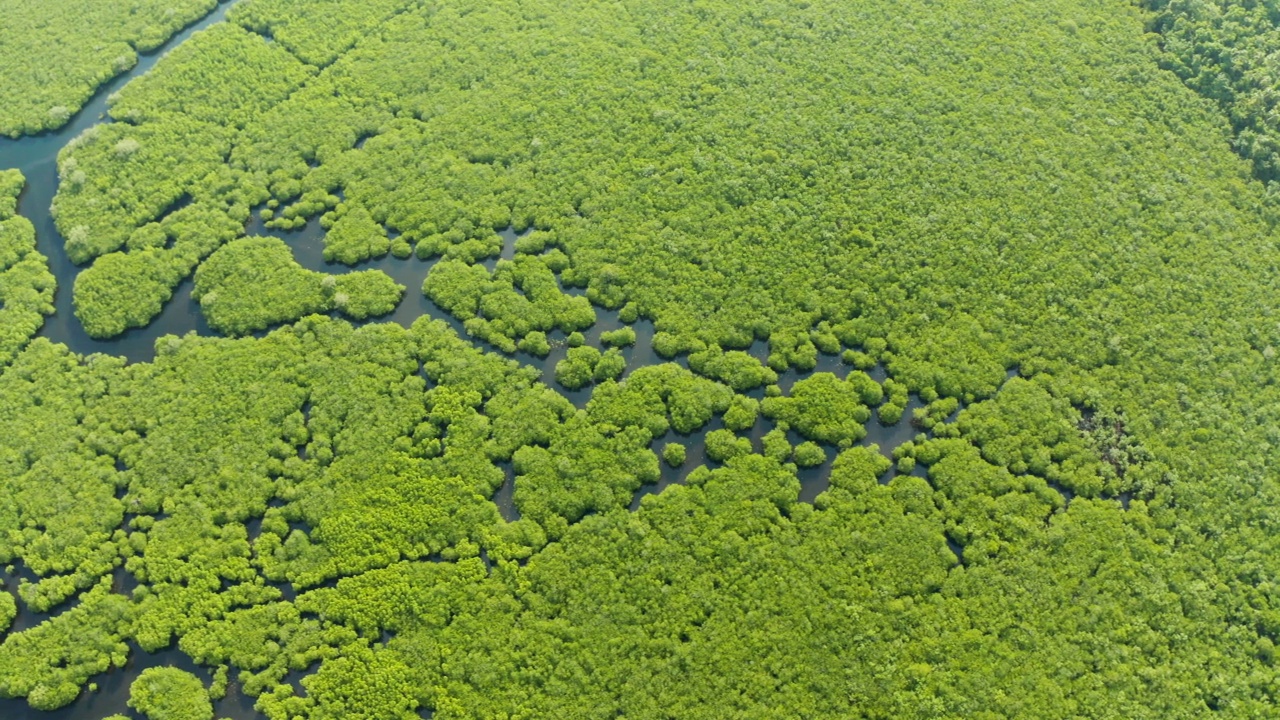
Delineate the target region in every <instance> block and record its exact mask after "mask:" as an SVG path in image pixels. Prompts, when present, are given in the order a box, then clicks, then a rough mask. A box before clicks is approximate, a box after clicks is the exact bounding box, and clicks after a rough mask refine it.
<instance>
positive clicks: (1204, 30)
mask: <svg viewBox="0 0 1280 720" xmlns="http://www.w3.org/2000/svg"><path fill="white" fill-rule="evenodd" d="M1142 4H1143V5H1144V6H1145V7H1147V8H1150V9H1151V10H1152V11H1153V13H1154V14H1153V17H1152V18H1151V22H1150V24H1151V27H1152V29H1154V30H1155V31H1157V32H1159V33H1160V42H1161V47H1162V48H1163V49H1164V50H1165V53H1166V54H1165V56H1164V57H1163V58H1162V64H1163V65H1164V66H1165V67H1167V68H1169V69H1170V70H1172V71H1173V72H1175V73H1177V75H1178V77H1180V78H1182V80H1183V81H1184V82H1185V83H1187V85H1188V86H1189V87H1191V88H1193V89H1195V90H1196V92H1198V93H1200V94H1201V95H1203V96H1205V97H1207V98H1209V99H1211V100H1213V101H1214V102H1215V103H1217V104H1218V106H1219V107H1221V108H1222V110H1223V111H1224V112H1225V113H1226V115H1227V117H1229V118H1230V120H1231V127H1232V129H1233V130H1234V132H1235V139H1234V145H1235V148H1236V151H1237V152H1239V153H1240V154H1241V155H1243V156H1244V157H1245V158H1247V159H1249V160H1250V161H1251V162H1252V163H1253V168H1254V173H1255V175H1256V176H1257V177H1258V178H1259V179H1261V180H1263V181H1264V182H1266V183H1268V185H1269V186H1270V185H1271V184H1272V183H1274V182H1276V181H1277V180H1280V115H1278V114H1277V112H1276V111H1277V107H1278V106H1280V67H1278V66H1277V64H1276V53H1277V51H1280V8H1278V7H1277V6H1276V5H1275V3H1272V2H1238V1H1232V0H1194V1H1193V2H1185V1H1183V2H1180V1H1178V0H1143V2H1142ZM1272 192H1274V189H1273V190H1272Z"/></svg>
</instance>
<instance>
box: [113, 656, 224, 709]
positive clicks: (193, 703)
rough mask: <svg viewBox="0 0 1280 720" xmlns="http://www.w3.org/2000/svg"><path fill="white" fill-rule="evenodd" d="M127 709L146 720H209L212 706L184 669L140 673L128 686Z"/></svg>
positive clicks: (201, 688)
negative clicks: (137, 713) (144, 716)
mask: <svg viewBox="0 0 1280 720" xmlns="http://www.w3.org/2000/svg"><path fill="white" fill-rule="evenodd" d="M129 707H131V708H133V709H134V710H137V711H138V712H140V713H142V714H143V715H146V716H147V720H213V705H212V704H210V702H209V695H208V694H207V693H206V692H205V689H204V685H203V684H201V682H200V679H199V678H197V677H196V676H195V675H192V674H191V673H189V672H186V671H185V670H179V669H177V668H166V667H153V668H147V669H146V670H143V671H142V673H141V674H140V675H138V679H136V680H134V681H133V685H131V686H130V687H129Z"/></svg>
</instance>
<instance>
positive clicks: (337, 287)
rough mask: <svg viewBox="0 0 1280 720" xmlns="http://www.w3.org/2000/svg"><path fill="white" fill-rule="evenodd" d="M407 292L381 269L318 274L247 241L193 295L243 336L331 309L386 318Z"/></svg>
mask: <svg viewBox="0 0 1280 720" xmlns="http://www.w3.org/2000/svg"><path fill="white" fill-rule="evenodd" d="M104 259H106V258H104ZM82 277H83V276H82ZM403 294H404V286H403V285H398V284H396V282H395V281H394V280H392V279H391V278H390V277H388V276H387V274H386V273H384V272H382V271H381V270H362V271H360V272H354V273H348V274H346V275H326V274H324V273H318V272H312V271H310V270H306V269H304V268H303V267H302V266H300V265H298V264H297V263H296V262H295V261H294V259H293V253H292V252H291V251H290V250H289V246H287V245H285V244H284V243H283V242H281V241H280V240H277V239H275V238H244V239H241V240H236V241H235V242H233V243H230V244H228V245H226V246H225V247H223V248H221V249H220V250H218V251H217V252H216V253H214V254H213V256H212V257H210V258H209V260H208V262H206V263H204V264H203V265H201V266H200V270H199V271H198V272H196V285H195V290H194V291H192V293H191V296H192V297H194V298H195V299H197V300H199V301H200V308H201V310H202V311H203V312H204V315H205V318H207V319H208V321H209V326H210V327H212V328H215V329H217V330H219V331H221V332H225V333H227V334H229V335H243V334H246V333H249V332H253V331H254V330H262V329H265V328H268V327H270V326H272V325H275V324H278V323H281V322H287V321H291V320H297V319H298V318H300V317H303V316H304V315H310V314H313V313H318V312H327V311H329V310H338V311H340V312H341V313H343V314H344V315H346V316H348V317H350V318H353V319H355V320H363V319H365V318H367V317H374V316H377V315H385V314H387V313H389V312H391V311H392V310H394V309H395V307H396V305H397V304H399V302H400V298H401V297H402V296H403Z"/></svg>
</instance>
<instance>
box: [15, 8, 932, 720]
mask: <svg viewBox="0 0 1280 720" xmlns="http://www.w3.org/2000/svg"><path fill="white" fill-rule="evenodd" d="M236 2H239V0H230V1H227V0H221V2H220V4H219V5H218V7H217V8H216V9H215V10H214V11H213V12H211V13H210V14H209V15H208V16H206V17H205V18H204V19H202V20H200V21H199V22H197V23H195V24H194V25H192V26H190V27H188V28H187V29H185V30H183V31H182V32H180V33H178V34H177V35H175V36H174V37H173V38H172V39H171V40H170V41H169V42H168V43H165V45H164V46H163V47H161V48H160V49H159V50H157V51H156V52H153V53H148V54H145V55H140V56H139V59H138V63H137V65H136V66H135V67H134V68H133V69H132V70H130V71H129V72H127V73H125V74H124V75H121V76H119V77H117V78H116V79H114V80H112V81H110V82H108V83H107V84H106V85H104V86H103V87H102V88H100V89H99V91H98V93H97V94H96V95H95V96H94V97H93V99H92V100H91V101H90V102H89V103H88V104H86V105H85V107H84V108H83V109H82V110H81V111H80V112H79V113H77V114H76V116H75V117H74V118H73V119H72V121H71V122H70V123H69V124H68V125H67V126H66V127H64V128H63V129H62V130H59V131H57V132H53V133H46V134H43V135H39V136H36V137H29V138H23V139H19V140H10V139H7V138H0V168H18V169H20V170H21V171H22V172H23V174H24V175H25V176H26V178H27V186H26V189H25V190H24V192H23V194H22V196H21V197H20V198H19V202H18V212H19V213H20V214H21V215H23V216H24V217H26V218H27V219H29V220H31V222H32V223H33V224H34V225H35V229H36V242H37V247H38V249H39V251H40V252H41V253H43V254H44V255H45V256H46V257H47V258H48V259H49V266H50V270H51V271H52V272H53V274H54V276H55V277H56V278H57V281H58V292H57V297H56V301H55V307H56V312H55V314H54V315H53V316H51V317H49V318H47V319H46V320H45V324H44V327H43V329H42V330H41V332H40V335H42V336H44V337H46V338H48V339H50V340H52V341H54V342H58V343H64V344H66V345H67V346H68V347H70V348H71V349H72V350H73V351H74V352H77V353H81V354H89V353H107V354H111V355H116V356H121V357H124V358H126V359H127V360H129V361H130V362H145V361H150V360H152V359H153V358H154V357H155V341H156V340H157V339H159V338H161V337H163V336H165V335H184V334H186V333H188V332H193V331H194V332H196V333H198V334H201V335H213V334H214V333H213V332H212V331H211V330H210V328H209V327H208V325H207V324H206V323H205V321H204V317H203V315H202V314H201V312H200V307H199V304H198V303H196V302H195V301H194V300H193V299H192V298H191V291H192V287H193V282H192V280H191V279H187V280H185V281H183V282H182V283H181V284H180V285H179V286H178V288H177V289H176V290H175V292H174V296H173V298H172V299H171V300H170V301H169V302H168V303H166V305H165V307H164V310H163V311H162V313H161V314H160V316H159V317H157V318H155V319H154V320H153V321H152V322H151V324H150V325H148V326H147V327H145V328H137V329H132V330H129V331H127V332H125V333H124V334H122V335H121V336H119V337H116V338H113V339H110V340H95V339H93V338H91V337H89V336H88V334H87V333H85V331H84V328H83V326H82V325H81V324H80V321H79V320H78V319H77V318H76V317H75V313H74V307H73V304H72V287H73V285H74V282H75V277H76V274H77V272H78V270H79V268H77V267H76V266H75V265H73V264H72V263H71V261H70V260H69V259H68V258H67V256H66V253H65V252H64V250H63V238H62V236H61V235H60V234H59V233H58V231H57V228H56V227H55V226H54V223H53V218H52V216H51V214H50V206H51V204H52V202H53V197H54V195H55V194H56V192H57V188H58V174H57V155H58V152H59V151H60V150H61V149H62V148H63V147H64V146H66V144H67V143H68V142H70V141H71V140H72V139H74V138H75V137H77V136H78V135H80V134H81V133H82V132H84V131H85V130H86V129H88V128H90V127H92V126H94V125H96V124H98V123H102V122H110V119H109V118H107V117H106V116H105V114H106V111H107V99H108V97H109V96H110V95H111V93H113V92H115V91H117V90H119V89H120V88H121V87H123V86H124V85H125V84H126V83H127V82H129V81H130V80H131V79H133V78H135V77H137V76H139V75H141V74H142V73H145V72H146V71H147V70H149V69H151V68H152V67H153V66H155V64H156V62H157V61H158V60H159V59H160V58H161V57H163V55H164V54H165V53H166V52H168V51H169V50H171V49H172V48H173V47H175V46H176V45H178V44H179V43H181V42H183V41H185V40H186V39H187V38H189V37H190V36H191V35H192V34H193V33H195V32H197V31H199V30H201V29H203V28H206V27H208V26H209V25H212V24H214V23H217V22H219V21H221V20H223V19H224V18H225V17H226V14H227V12H228V10H229V9H230V8H231V7H232V6H233V5H235V4H236ZM246 232H247V233H248V234H250V235H270V236H274V237H278V238H281V239H283V240H284V241H285V242H286V243H287V244H288V245H289V246H290V247H291V248H292V250H293V253H294V257H295V258H296V259H297V261H298V263H299V264H301V265H302V266H303V267H306V268H307V269H310V270H315V271H320V272H326V273H331V274H342V273H347V272H352V271H355V270H366V269H377V270H381V271H383V272H385V273H387V274H388V275H390V276H391V277H392V278H394V279H395V280H396V282H398V283H400V284H402V285H404V286H405V293H404V298H403V299H402V300H401V302H400V304H399V305H398V306H397V307H396V309H395V310H394V311H393V312H392V313H390V314H389V315H386V316H383V317H380V318H374V319H372V320H371V322H395V323H398V324H400V325H402V326H404V327H408V326H410V325H411V324H412V323H413V322H414V321H415V320H417V319H418V318H420V317H422V316H424V315H428V316H431V317H435V318H439V319H442V320H444V321H446V322H448V323H449V324H450V326H451V327H453V328H454V330H455V331H457V332H458V334H459V335H460V336H462V337H466V336H467V335H466V333H465V332H464V330H463V326H462V323H461V322H459V321H458V320H457V319H455V318H453V317H451V316H449V315H448V314H446V313H444V312H443V311H441V310H440V308H438V307H437V306H436V305H435V304H434V303H432V302H431V301H430V300H428V299H427V298H426V297H425V296H424V295H423V294H422V292H421V288H422V282H423V280H424V279H425V278H426V276H427V273H428V272H429V271H430V269H431V267H432V265H434V263H435V262H436V261H435V260H428V261H422V260H418V259H417V258H416V257H410V258H409V259H406V260H400V259H396V258H394V257H392V256H391V255H389V254H388V255H386V256H384V257H382V258H377V259H373V260H369V261H367V262H364V263H361V264H359V265H357V266H355V267H348V266H345V265H341V264H332V263H326V262H325V261H324V256H323V251H324V232H323V230H322V229H321V228H320V226H319V223H318V222H316V221H314V220H313V221H312V222H310V223H308V224H307V225H306V226H305V227H304V228H301V229H299V230H294V231H277V230H268V229H267V228H265V227H264V226H263V225H262V223H261V221H260V220H258V219H257V217H256V215H255V219H254V220H253V221H251V222H250V223H249V224H248V226H247V227H246ZM500 234H501V235H502V236H503V240H504V243H503V250H502V253H501V256H500V257H502V258H506V259H510V258H511V257H513V255H514V246H515V240H516V237H517V234H516V233H515V232H514V231H512V230H506V231H504V232H502V233H500ZM497 260H498V258H491V259H489V260H487V261H485V262H484V263H483V264H484V265H485V266H486V267H487V268H489V269H490V270H492V269H493V267H494V266H495V264H496V262H497ZM564 290H565V292H567V293H569V294H573V295H581V294H583V291H582V290H580V289H576V288H565V289H564ZM596 315H597V322H596V323H595V325H593V326H592V327H591V328H589V329H588V330H586V331H584V332H583V335H584V336H585V337H586V340H587V344H589V345H593V346H595V347H601V343H600V335H601V334H602V333H604V332H607V331H610V330H616V329H618V328H621V327H623V326H624V323H623V322H621V320H620V319H619V318H618V312H617V311H609V310H604V309H601V308H597V309H596ZM631 327H632V328H633V329H634V330H635V332H636V344H635V345H634V346H632V347H627V348H623V349H622V352H623V354H624V356H625V357H626V359H627V369H626V374H629V373H631V372H632V371H633V370H635V369H636V368H639V367H644V366H647V365H653V364H657V363H660V362H665V360H664V359H663V358H660V357H659V356H658V355H657V354H656V353H655V352H654V350H653V343H652V341H653V336H654V326H653V323H652V322H650V321H647V320H640V321H638V322H635V323H633V324H632V325H631ZM548 339H549V340H551V341H552V350H551V353H550V354H549V355H548V356H547V357H546V358H537V357H534V356H531V355H528V354H526V353H517V354H516V358H517V359H518V360H519V361H520V362H522V363H525V364H528V365H531V366H533V367H536V368H538V369H539V370H541V372H542V378H543V381H544V382H545V383H547V384H548V385H549V386H554V382H555V366H556V363H558V362H559V361H560V360H562V359H564V358H565V356H566V353H567V347H566V345H565V343H564V340H565V335H564V334H563V333H561V332H559V331H555V332H550V333H548ZM749 352H750V353H751V354H752V355H754V356H755V357H757V358H759V359H760V360H762V361H763V360H765V359H766V358H767V354H768V353H767V346H766V344H765V343H763V342H756V343H755V344H754V345H752V346H751V348H749ZM675 362H678V363H680V364H682V365H684V366H686V367H687V366H688V362H687V359H685V358H683V357H681V358H678V359H676V360H675ZM813 372H833V373H835V374H836V375H838V376H840V377H845V376H846V375H847V374H848V372H849V368H848V367H847V366H845V365H842V364H841V363H840V360H839V357H837V356H830V355H821V356H819V358H818V365H817V367H816V368H814V370H812V371H810V372H805V373H797V372H795V371H790V372H787V373H783V374H782V375H781V376H780V378H779V383H778V384H779V385H780V386H781V387H782V388H783V390H784V391H790V388H791V386H792V385H793V384H794V383H795V381H796V380H797V379H800V378H802V377H805V376H808V375H810V374H812V373H813ZM871 374H872V375H873V377H875V378H876V379H877V380H878V381H883V380H884V375H885V373H884V370H883V368H876V369H875V370H873V371H872V373H871ZM624 376H625V375H624ZM558 389H559V390H560V391H561V392H562V393H563V394H564V395H565V397H567V398H568V399H569V400H570V401H571V402H573V404H574V405H575V406H577V407H579V408H582V407H585V405H586V403H587V400H588V399H589V398H590V395H591V388H590V386H588V387H586V388H583V389H581V390H576V391H566V390H564V389H563V388H558ZM749 394H750V395H752V396H753V397H756V398H757V399H758V398H760V397H762V396H763V390H759V389H758V390H756V391H754V392H752V393H749ZM922 406H923V404H922V403H921V402H920V400H919V399H918V398H916V397H914V396H913V397H912V398H911V403H910V405H908V407H907V409H906V412H905V413H904V418H903V420H902V421H900V422H899V423H898V424H897V425H894V426H883V425H881V424H880V423H879V422H877V420H876V419H875V418H873V419H872V420H871V421H870V422H869V423H868V424H867V431H868V434H867V437H866V438H865V439H864V440H863V441H862V442H861V443H860V444H861V445H864V446H869V445H871V444H876V445H878V446H879V449H880V452H882V453H883V454H885V455H886V456H888V455H889V454H890V452H891V451H892V450H893V448H895V447H897V446H898V445H900V444H902V443H903V442H905V441H907V440H910V439H912V438H913V437H914V436H915V435H916V434H917V432H918V430H917V429H915V428H913V427H912V426H911V425H910V422H909V418H910V417H911V413H912V411H913V410H915V409H916V408H919V407H922ZM723 426H724V425H723V421H722V420H721V419H720V418H718V417H717V418H715V419H714V420H713V421H712V422H711V423H709V424H708V425H707V426H706V427H704V428H703V429H701V430H699V431H697V432H694V433H691V434H689V435H681V434H679V433H676V432H675V431H669V432H668V433H667V434H666V435H664V436H662V437H659V438H654V440H653V442H652V444H651V447H652V448H653V449H654V451H655V452H658V453H660V452H661V450H662V447H663V445H665V444H666V443H668V442H679V443H681V444H683V445H685V447H686V449H687V459H686V461H685V463H684V464H683V465H681V466H679V467H676V468H672V467H670V466H668V465H667V464H666V463H665V462H661V461H660V467H661V468H662V474H661V478H660V479H659V481H658V482H656V483H654V484H651V485H646V486H644V487H642V488H641V489H640V490H639V491H638V492H637V493H636V495H635V498H634V501H633V502H632V503H631V507H632V509H636V508H638V507H639V506H640V503H641V500H642V499H643V498H644V497H645V496H646V495H651V494H655V493H659V492H661V491H662V490H663V489H665V488H666V487H667V486H669V485H672V484H678V483H683V482H684V481H685V479H686V478H687V476H688V474H689V473H690V472H691V471H692V470H693V469H694V468H696V467H699V466H701V465H705V464H708V459H707V457H706V436H707V433H708V432H710V431H712V430H716V429H719V428H721V427H723ZM771 426H772V423H770V422H769V421H768V420H766V419H765V418H764V417H763V416H761V417H760V418H759V419H757V421H756V424H755V426H754V427H753V428H751V429H750V430H749V431H748V432H747V433H746V435H747V437H750V438H751V440H752V442H753V444H754V445H755V446H756V449H757V450H758V449H759V447H760V440H761V438H762V437H763V436H764V434H765V433H766V432H767V431H768V430H769V428H770V427H771ZM790 439H791V441H792V443H793V444H798V443H799V442H800V441H801V440H802V438H800V437H799V436H797V435H795V433H794V432H793V433H791V436H790ZM825 450H826V452H827V460H826V462H825V463H823V464H822V465H820V466H818V467H814V468H807V469H802V470H800V471H799V472H798V475H799V478H800V481H801V491H800V499H801V500H803V501H810V502H811V501H812V500H813V499H814V498H815V497H816V496H817V495H818V494H819V493H821V492H822V491H823V490H825V489H826V488H827V486H828V485H829V481H830V474H831V465H832V461H833V460H834V458H835V455H836V452H835V450H834V449H833V448H825ZM503 467H504V471H505V473H506V481H505V482H504V484H503V485H502V486H501V488H500V489H499V490H498V491H497V493H496V494H495V496H494V498H493V499H494V502H495V504H497V506H498V508H499V511H500V512H501V514H502V516H503V517H504V518H506V519H508V520H513V519H516V518H518V517H519V513H518V511H517V510H516V508H515V503H514V473H513V470H512V468H511V465H510V463H507V464H505V465H504V466H503ZM894 472H895V471H893V470H890V471H889V472H888V473H886V475H885V477H884V478H882V481H883V482H888V480H889V479H890V478H892V476H893V474H894ZM923 472H924V470H923V468H922V467H919V466H918V467H917V468H916V470H915V471H914V473H915V474H922V473H923ZM258 522H260V521H258ZM24 573H25V576H26V579H28V580H34V579H35V578H34V577H33V576H31V574H30V573H29V572H28V571H25V570H23V569H21V568H19V569H18V574H17V576H12V577H11V576H0V579H2V580H3V581H4V587H3V590H0V591H3V592H10V593H13V594H14V595H15V596H16V588H17V585H18V582H19V580H20V579H21V578H22V577H23V574H24ZM116 582H117V590H118V591H119V592H124V593H128V592H129V591H131V589H132V586H133V581H132V578H131V577H129V575H128V574H127V573H125V572H124V571H123V570H121V571H118V572H117V577H116ZM291 594H292V592H291V588H290V589H288V592H287V595H291ZM76 602H77V601H76V600H74V599H73V600H70V601H68V602H66V603H63V604H62V605H60V606H59V607H58V608H56V609H55V612H54V614H57V613H62V612H66V611H67V610H69V609H70V608H72V607H74V606H75V604H76ZM19 608H20V612H19V615H18V617H17V619H16V620H15V622H14V625H13V627H12V628H11V629H10V630H9V631H8V632H6V633H3V634H0V637H7V636H8V634H9V633H12V632H18V631H21V630H25V629H29V628H31V627H34V626H36V625H38V624H39V623H40V622H43V621H44V620H45V619H47V618H48V617H49V615H48V614H38V613H33V612H30V611H29V610H26V609H23V608H22V603H21V602H19ZM130 650H131V651H130V655H129V661H128V664H127V666H126V667H125V668H124V669H123V671H120V670H113V671H110V672H107V673H103V674H101V675H99V676H97V677H95V678H93V680H94V681H95V682H96V683H97V686H98V689H97V691H96V692H84V693H82V694H81V696H80V698H79V699H78V700H77V701H76V702H75V703H73V704H72V705H70V706H68V707H66V708H63V709H61V710H57V711H54V712H40V711H36V710H32V709H31V708H30V707H29V706H27V704H26V702H25V701H24V700H3V699H0V719H2V720H99V719H100V718H103V717H106V716H109V715H112V714H117V713H118V714H122V715H125V716H127V717H138V716H137V715H136V714H135V713H133V712H132V711H130V710H129V709H128V707H127V705H126V701H127V700H128V696H129V685H130V683H132V682H133V680H134V679H135V678H136V677H137V676H138V674H139V673H140V672H141V671H142V670H144V669H146V668H150V667H157V666H172V667H178V668H182V669H184V670H187V671H190V672H192V673H194V674H196V675H197V676H198V677H200V678H201V679H202V680H203V681H204V682H205V684H206V685H208V684H209V682H210V681H211V674H210V671H209V670H208V669H207V668H201V667H198V666H196V665H195V664H194V663H193V662H192V661H191V659H190V658H189V657H187V656H186V655H184V654H183V653H181V652H180V651H178V650H177V649H176V647H175V648H171V649H168V650H164V651H161V652H159V653H155V654H151V653H146V652H143V651H142V650H141V649H140V648H138V647H137V646H136V645H132V644H131V645H130ZM291 678H292V676H291ZM297 679H298V678H292V681H294V682H295V684H296V680H297ZM231 681H232V682H231V683H230V686H229V688H228V694H227V697H226V698H224V699H222V700H220V701H218V702H216V703H215V704H214V711H215V716H216V717H219V718H230V719H231V720H257V719H258V718H261V717H262V716H261V715H259V714H258V713H257V712H256V711H254V710H253V702H254V699H253V698H250V697H246V696H244V695H242V694H240V693H239V692H238V686H237V684H236V682H235V675H234V673H232V677H231ZM299 690H300V688H299ZM430 716H431V713H430V711H425V710H424V711H423V713H422V717H430Z"/></svg>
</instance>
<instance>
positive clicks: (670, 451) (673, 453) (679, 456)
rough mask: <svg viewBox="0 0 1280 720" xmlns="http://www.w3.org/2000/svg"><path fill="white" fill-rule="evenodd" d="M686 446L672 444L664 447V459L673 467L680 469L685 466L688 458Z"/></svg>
mask: <svg viewBox="0 0 1280 720" xmlns="http://www.w3.org/2000/svg"><path fill="white" fill-rule="evenodd" d="M686 454H687V452H686V450H685V447H684V445H681V444H680V443H676V442H672V443H667V444H666V445H663V446H662V459H663V460H665V461H666V462H667V464H668V465H670V466H671V467H680V466H681V465H683V464H684V461H685V457H686Z"/></svg>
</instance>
